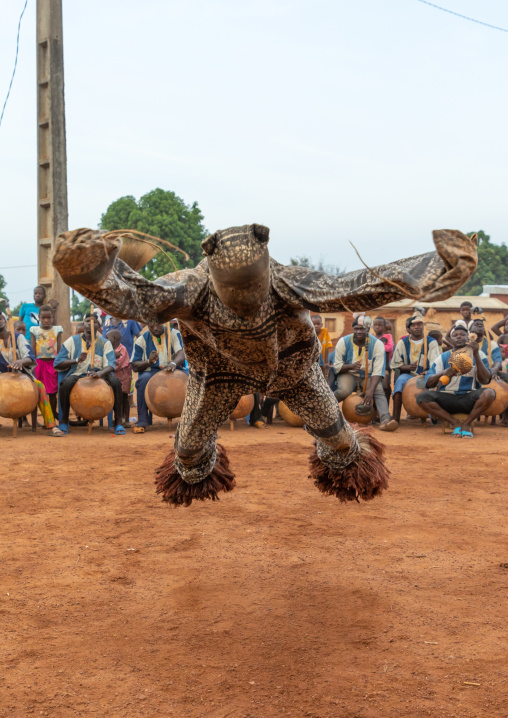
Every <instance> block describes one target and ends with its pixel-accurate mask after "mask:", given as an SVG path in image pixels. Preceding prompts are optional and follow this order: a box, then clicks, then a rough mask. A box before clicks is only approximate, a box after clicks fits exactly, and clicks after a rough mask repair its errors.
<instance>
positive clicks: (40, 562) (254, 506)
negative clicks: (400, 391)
mask: <svg viewBox="0 0 508 718" xmlns="http://www.w3.org/2000/svg"><path fill="white" fill-rule="evenodd" d="M3 423H4V428H2V429H1V430H0V444H1V446H2V449H3V457H4V458H3V462H2V463H3V472H2V474H3V476H2V479H1V484H0V485H1V503H2V508H1V515H2V521H1V526H0V530H1V534H2V542H1V564H0V571H1V573H0V596H1V602H0V614H1V624H2V633H1V638H0V647H1V664H2V670H1V679H0V705H1V707H0V715H1V716H9V717H11V716H12V717H15V718H17V717H18V716H19V717H21V716H23V717H25V716H32V715H33V716H51V717H53V718H70V717H72V718H74V717H75V716H99V718H101V717H102V716H107V717H108V718H110V717H122V718H123V717H126V716H127V717H129V718H130V717H131V716H132V717H134V718H145V717H148V718H152V717H155V716H157V717H159V716H160V717H162V718H198V717H201V716H203V717H206V718H265V717H270V718H271V717H272V716H273V717H277V718H279V716H294V717H295V718H299V717H300V716H302V717H303V716H309V717H311V718H332V717H333V718H335V717H340V718H394V717H395V718H401V717H407V718H416V717H418V716H432V717H435V718H477V717H478V716H494V717H496V718H497V717H499V716H501V717H504V716H508V697H507V693H506V685H507V684H506V678H507V676H506V668H507V643H506V619H507V613H508V611H507V598H508V546H507V541H506V539H507V523H506V514H507V494H508V492H507V478H508V472H507V466H508V458H507V452H506V446H507V438H508V430H506V429H503V428H501V427H499V428H498V427H491V426H489V427H483V426H482V427H480V428H479V429H478V430H477V434H476V438H475V439H474V440H473V441H466V440H460V439H459V440H456V439H452V438H451V437H450V435H449V434H448V435H446V436H443V435H442V434H441V430H440V428H435V427H430V426H428V427H421V426H420V425H415V424H414V423H409V422H406V423H405V424H404V425H403V426H402V428H401V429H400V430H399V432H397V433H396V434H392V435H386V434H385V435H381V437H382V439H383V440H384V441H385V443H386V444H387V453H388V462H389V466H390V468H391V471H392V479H391V485H390V489H389V491H388V492H386V493H385V494H384V495H383V496H382V497H381V498H379V499H376V500H374V501H373V502H371V503H368V504H362V505H347V506H345V505H341V504H339V502H338V501H337V500H336V499H333V498H331V497H325V496H323V495H321V494H319V493H318V491H317V490H316V489H315V488H314V486H313V485H312V482H311V481H310V480H309V479H308V478H307V476H308V471H307V456H308V454H309V450H310V447H311V438H310V437H309V436H308V435H307V434H305V433H304V432H303V430H302V429H294V428H290V427H288V426H286V425H285V424H282V423H278V422H277V423H275V424H274V425H273V426H272V427H271V428H269V429H267V430H263V431H259V430H256V429H252V428H250V427H247V426H246V425H245V424H244V423H239V424H237V430H235V431H234V432H230V431H229V429H228V427H226V426H225V427H224V428H223V429H222V431H221V438H222V442H223V443H224V444H225V446H226V447H227V449H228V452H229V456H230V459H231V463H232V465H233V468H234V470H235V471H236V473H237V481H238V486H237V488H236V489H235V490H234V491H233V492H232V493H230V494H228V495H227V496H224V498H223V499H222V500H221V501H220V502H217V503H211V502H209V503H199V504H193V505H192V506H191V507H190V508H188V509H176V510H172V509H169V508H168V507H167V506H165V505H163V504H161V502H160V500H159V498H158V497H156V496H155V494H154V486H153V483H152V482H153V476H152V475H153V471H154V468H155V467H156V466H157V465H158V464H159V463H160V462H161V461H162V458H163V455H164V454H165V452H166V451H167V448H168V445H169V443H168V440H167V430H166V429H165V427H164V426H163V425H159V426H158V427H156V428H155V429H154V430H152V431H151V432H148V433H146V434H145V435H143V436H139V435H137V436H134V435H132V434H131V433H129V434H128V436H127V437H111V435H110V434H109V432H107V431H105V430H100V429H94V432H93V434H92V435H91V436H87V434H86V429H74V430H72V434H71V435H70V436H69V437H67V438H63V439H55V438H50V437H48V436H46V435H45V434H44V432H42V431H39V432H37V434H36V435H32V434H31V433H30V431H29V430H23V431H22V432H20V436H19V438H18V439H16V440H13V439H12V438H10V429H9V428H8V427H7V428H6V423H8V422H5V420H4V421H3Z"/></svg>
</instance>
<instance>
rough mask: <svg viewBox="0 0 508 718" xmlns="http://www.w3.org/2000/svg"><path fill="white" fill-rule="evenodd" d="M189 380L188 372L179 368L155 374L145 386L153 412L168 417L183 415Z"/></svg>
mask: <svg viewBox="0 0 508 718" xmlns="http://www.w3.org/2000/svg"><path fill="white" fill-rule="evenodd" d="M187 382H188V377H187V374H186V373H185V372H183V371H180V370H179V369H175V371H172V372H168V371H164V370H162V371H158V372H157V374H154V375H153V377H152V378H151V379H150V381H149V382H148V384H147V385H146V388H145V401H146V403H147V405H148V408H149V409H150V411H151V412H152V414H155V416H163V417H165V418H166V419H176V418H177V417H178V416H181V415H182V411H183V404H184V402H185V392H186V391H187Z"/></svg>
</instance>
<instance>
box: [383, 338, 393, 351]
mask: <svg viewBox="0 0 508 718" xmlns="http://www.w3.org/2000/svg"><path fill="white" fill-rule="evenodd" d="M383 336H384V338H385V339H386V344H385V352H386V353H387V354H391V353H392V352H393V347H394V344H393V337H392V335H391V334H383Z"/></svg>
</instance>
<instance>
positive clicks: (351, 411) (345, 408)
mask: <svg viewBox="0 0 508 718" xmlns="http://www.w3.org/2000/svg"><path fill="white" fill-rule="evenodd" d="M363 401H364V399H363V396H361V395H360V394H350V395H349V396H347V397H346V398H345V399H344V401H343V402H342V413H343V414H344V418H345V419H346V420H347V421H349V422H353V423H356V424H365V425H366V424H370V422H371V421H372V419H375V418H376V416H377V411H376V409H375V407H374V406H372V409H371V410H370V411H369V413H368V414H357V413H356V407H357V406H358V404H363Z"/></svg>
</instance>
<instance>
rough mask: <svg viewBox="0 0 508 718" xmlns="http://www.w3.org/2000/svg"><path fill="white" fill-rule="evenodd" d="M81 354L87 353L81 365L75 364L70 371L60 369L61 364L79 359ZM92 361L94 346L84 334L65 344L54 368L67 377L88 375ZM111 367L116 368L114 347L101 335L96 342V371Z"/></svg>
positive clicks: (76, 335) (68, 340) (70, 339)
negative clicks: (88, 342) (87, 340)
mask: <svg viewBox="0 0 508 718" xmlns="http://www.w3.org/2000/svg"><path fill="white" fill-rule="evenodd" d="M81 352H86V359H85V361H83V362H80V363H79V364H73V365H72V366H71V367H70V368H69V369H60V364H61V362H63V361H65V360H66V359H71V360H72V361H74V360H75V359H79V355H80V354H81ZM91 359H92V345H91V344H88V345H87V343H86V341H85V338H84V336H83V335H82V334H75V335H74V336H72V337H69V338H68V339H67V340H66V341H65V342H64V343H63V344H62V348H61V349H60V351H59V352H58V354H57V357H56V359H55V364H54V367H55V369H56V370H57V371H61V372H65V376H70V375H71V374H77V375H78V376H81V374H86V373H87V372H89V371H90V363H91ZM108 366H111V367H113V369H115V367H116V357H115V352H114V350H113V346H112V344H111V342H110V341H108V340H107V339H104V337H101V335H100V334H99V335H98V336H97V338H96V340H95V359H94V369H105V368H106V367H108Z"/></svg>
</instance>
